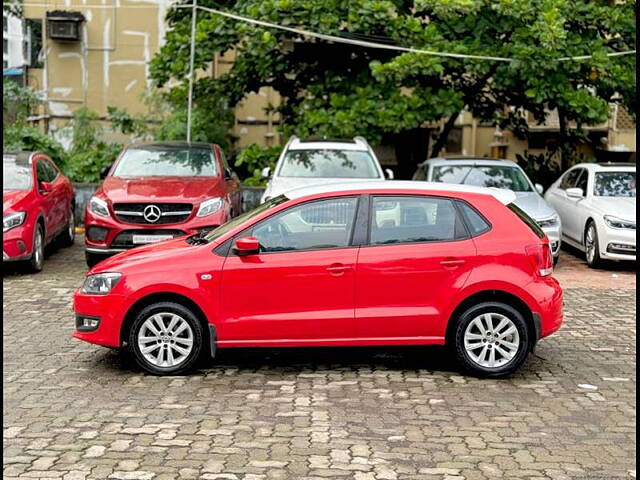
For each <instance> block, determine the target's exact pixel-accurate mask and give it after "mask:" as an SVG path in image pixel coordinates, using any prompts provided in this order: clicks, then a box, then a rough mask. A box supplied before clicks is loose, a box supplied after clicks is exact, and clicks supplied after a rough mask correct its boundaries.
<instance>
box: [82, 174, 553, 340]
mask: <svg viewBox="0 0 640 480" xmlns="http://www.w3.org/2000/svg"><path fill="white" fill-rule="evenodd" d="M354 188H355V187H354ZM361 194H393V195H433V196H441V197H442V196H444V197H447V198H457V199H461V200H464V201H466V202H468V203H469V204H471V205H473V206H474V207H475V208H476V209H477V210H478V211H479V212H481V213H482V214H483V215H484V217H485V218H486V219H487V220H488V222H489V223H490V224H491V228H490V229H489V230H488V231H487V232H485V233H482V234H480V235H478V236H475V237H472V238H465V239H462V240H455V241H447V242H425V243H414V244H405V245H399V244H394V245H379V246H369V245H366V244H362V245H354V246H349V247H346V248H330V249H318V250H307V251H286V252H271V253H260V254H252V255H246V256H244V255H243V256H240V255H236V254H234V253H233V252H232V249H231V248H226V247H225V245H229V246H231V242H232V240H233V239H234V238H239V237H236V236H242V234H243V233H244V234H245V235H247V233H246V232H247V231H250V227H252V226H253V225H255V224H257V223H258V222H260V221H261V220H263V219H265V218H266V217H269V216H271V215H275V214H277V213H278V212H281V211H282V210H284V209H288V208H291V207H292V206H294V205H298V204H301V203H304V202H308V201H312V200H317V199H320V198H328V197H333V196H349V195H351V196H353V195H361ZM363 198H364V197H363ZM547 243H548V239H547V238H546V237H545V238H543V239H540V238H538V237H537V236H536V235H535V234H534V233H533V232H532V230H531V229H530V228H529V227H528V226H527V225H525V224H524V223H523V222H522V221H520V220H519V219H518V217H517V216H516V215H515V214H514V213H513V212H512V211H510V210H509V209H508V208H506V207H505V206H504V205H503V204H502V203H500V202H499V201H498V200H496V199H495V198H494V197H492V196H489V195H485V194H478V193H468V192H460V191H451V192H443V191H442V190H438V191H434V192H430V191H428V190H424V189H420V190H417V189H416V190H412V189H409V188H398V189H397V190H396V189H393V188H390V187H386V188H385V189H380V190H376V189H371V188H369V189H368V188H366V187H365V186H364V185H363V186H360V187H357V190H353V191H347V192H329V193H324V194H314V195H307V196H303V197H300V198H296V199H294V200H289V201H287V202H285V203H283V204H280V205H278V206H275V207H273V208H271V209H269V210H266V211H264V212H262V213H261V214H259V215H257V216H256V217H254V218H252V219H251V220H249V221H247V222H245V223H242V224H240V225H237V226H235V227H234V228H231V229H230V230H229V231H228V232H227V233H226V234H224V235H222V236H221V237H220V238H219V239H218V240H217V241H215V242H213V243H209V244H205V245H192V244H190V243H188V242H187V241H186V239H184V238H180V239H174V240H172V241H168V242H163V243H161V244H157V245H150V246H146V247H140V248H136V249H134V250H132V251H129V252H126V253H123V254H119V255H117V256H115V257H112V258H110V259H108V260H105V261H104V262H101V263H100V264H98V265H97V266H96V267H94V268H93V269H92V270H91V271H90V272H89V274H94V273H100V272H120V273H122V275H123V277H122V280H121V281H120V283H118V284H117V285H116V286H115V287H114V289H113V290H112V292H111V294H109V295H106V296H94V295H85V294H83V293H81V292H80V291H79V290H78V291H76V293H75V295H74V309H75V311H76V312H77V313H79V314H84V315H91V316H98V317H101V318H102V321H101V324H100V326H99V328H98V330H96V331H95V332H90V333H86V332H84V333H83V332H75V333H74V336H75V337H77V338H80V339H82V340H85V341H88V342H91V343H97V344H100V345H107V346H112V347H119V346H122V338H125V337H126V335H123V331H126V328H127V327H128V323H127V322H128V320H129V317H127V314H128V313H130V312H134V311H135V306H136V304H138V305H139V303H137V302H144V301H145V299H148V298H149V296H150V295H156V294H158V295H160V296H159V298H167V296H168V295H174V297H172V298H179V297H183V298H185V299H188V300H189V301H190V302H192V303H195V304H196V305H197V306H198V307H199V309H200V310H201V311H202V314H203V316H204V318H206V320H207V322H208V323H209V324H211V325H213V326H214V327H215V330H216V333H217V338H216V345H217V346H218V347H219V348H230V347H243V346H246V347H261V346H262V347H264V346H282V347H287V346H327V345H353V346H356V345H412V344H413V345H421V344H444V343H445V341H446V338H447V327H448V326H449V322H450V321H451V319H452V317H453V314H454V311H455V310H456V308H457V307H458V306H460V305H461V303H462V302H463V301H465V300H467V299H469V298H470V297H472V296H473V295H477V294H481V293H483V292H501V293H502V294H506V295H511V296H513V297H517V299H519V301H521V302H523V303H524V304H525V305H526V307H527V308H528V309H529V310H530V311H531V312H532V314H533V315H535V316H538V317H539V318H540V320H541V337H543V336H547V335H549V334H551V333H553V332H554V331H555V330H557V329H558V328H559V327H560V324H561V322H562V289H561V288H560V285H559V284H558V282H557V281H556V280H555V279H554V278H553V277H552V276H544V277H541V276H539V275H538V274H537V271H536V265H535V264H534V263H532V262H531V259H530V256H529V255H528V254H527V252H526V250H525V246H527V245H532V244H539V245H542V244H547ZM223 247H225V248H223ZM226 252H229V253H226ZM177 265H179V268H176V266H177ZM203 275H204V277H203ZM207 277H210V278H208V279H207Z"/></svg>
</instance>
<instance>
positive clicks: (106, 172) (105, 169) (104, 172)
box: [100, 165, 111, 178]
mask: <svg viewBox="0 0 640 480" xmlns="http://www.w3.org/2000/svg"><path fill="white" fill-rule="evenodd" d="M109 170H111V165H109V166H107V167H103V168H102V170H100V178H105V177H106V176H107V175H109Z"/></svg>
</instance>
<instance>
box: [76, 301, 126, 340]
mask: <svg viewBox="0 0 640 480" xmlns="http://www.w3.org/2000/svg"><path fill="white" fill-rule="evenodd" d="M127 310H128V308H127V302H126V297H125V296H124V295H117V294H113V293H110V294H109V295H85V294H82V293H80V289H78V290H76V292H75V294H74V296H73V311H74V312H75V314H76V318H78V317H89V318H98V319H99V320H100V321H99V325H98V327H97V328H96V329H95V330H93V331H81V330H78V329H77V323H76V330H75V331H74V332H73V336H74V337H75V338H77V339H79V340H83V341H85V342H89V343H95V344H96V345H102V346H105V347H116V348H117V347H120V346H121V342H120V329H121V327H122V322H123V320H124V312H126V311H127Z"/></svg>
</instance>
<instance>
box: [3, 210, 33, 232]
mask: <svg viewBox="0 0 640 480" xmlns="http://www.w3.org/2000/svg"><path fill="white" fill-rule="evenodd" d="M26 216H27V214H26V212H13V213H10V214H8V215H5V216H4V217H2V232H3V233H4V232H6V231H7V230H11V229H12V228H15V227H17V226H18V225H22V223H23V222H24V219H25V217H26Z"/></svg>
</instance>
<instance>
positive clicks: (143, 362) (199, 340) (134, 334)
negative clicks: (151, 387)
mask: <svg viewBox="0 0 640 480" xmlns="http://www.w3.org/2000/svg"><path fill="white" fill-rule="evenodd" d="M171 315H177V316H178V317H179V318H180V319H181V320H184V322H186V323H187V324H188V326H189V327H190V329H191V332H190V334H191V339H192V347H191V350H190V351H189V353H188V354H186V355H184V356H183V357H180V358H179V363H178V364H177V365H174V366H160V365H157V364H154V363H152V362H151V361H150V360H149V359H148V358H147V357H145V355H144V354H143V353H142V351H141V348H140V345H139V343H138V336H139V335H140V332H141V331H142V333H148V329H147V328H146V327H144V325H145V322H146V321H147V320H149V319H150V318H151V317H154V316H164V317H165V318H164V320H163V321H164V322H165V323H163V325H165V327H168V326H169V325H170V320H169V319H168V318H171V317H170V316H171ZM156 318H157V317H156ZM167 322H169V325H167ZM143 329H144V330H143ZM183 332H184V330H183ZM180 335H184V333H183V334H180ZM143 337H145V338H150V337H146V336H145V335H143ZM164 337H166V338H167V340H166V341H167V343H166V344H163V343H157V345H158V346H157V348H156V349H154V350H152V351H150V352H149V353H150V354H152V356H154V355H153V352H155V356H157V357H158V358H160V357H161V356H162V359H163V360H165V361H166V360H167V353H162V354H161V353H160V351H161V350H162V349H165V351H169V350H171V352H174V350H172V349H173V347H172V346H171V343H169V342H171V340H169V338H176V337H172V336H171V332H170V331H169V330H168V329H167V330H166V334H165V335H164ZM205 338H206V336H205V334H204V332H203V327H202V324H201V323H200V321H199V320H198V318H197V317H196V315H195V314H194V313H193V312H192V311H191V310H189V309H188V308H186V307H184V306H183V305H180V304H179V303H174V302H158V303H154V304H152V305H149V306H148V307H145V308H144V309H143V310H142V311H141V312H140V313H138V315H137V316H136V318H135V320H134V321H133V324H132V325H131V330H130V331H129V346H130V348H131V350H132V351H133V355H134V357H135V359H136V363H137V364H138V365H139V366H140V367H141V368H142V369H143V370H146V371H147V372H149V373H151V374H153V375H163V376H164V375H179V374H182V373H184V372H187V371H189V370H191V369H192V368H193V367H194V366H195V365H196V363H197V362H198V360H199V359H200V356H201V352H202V349H203V345H204V339H205ZM148 345H149V346H151V347H153V346H155V345H156V344H153V342H151V343H149V344H148ZM181 348H182V346H181ZM176 360H178V359H176Z"/></svg>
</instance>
